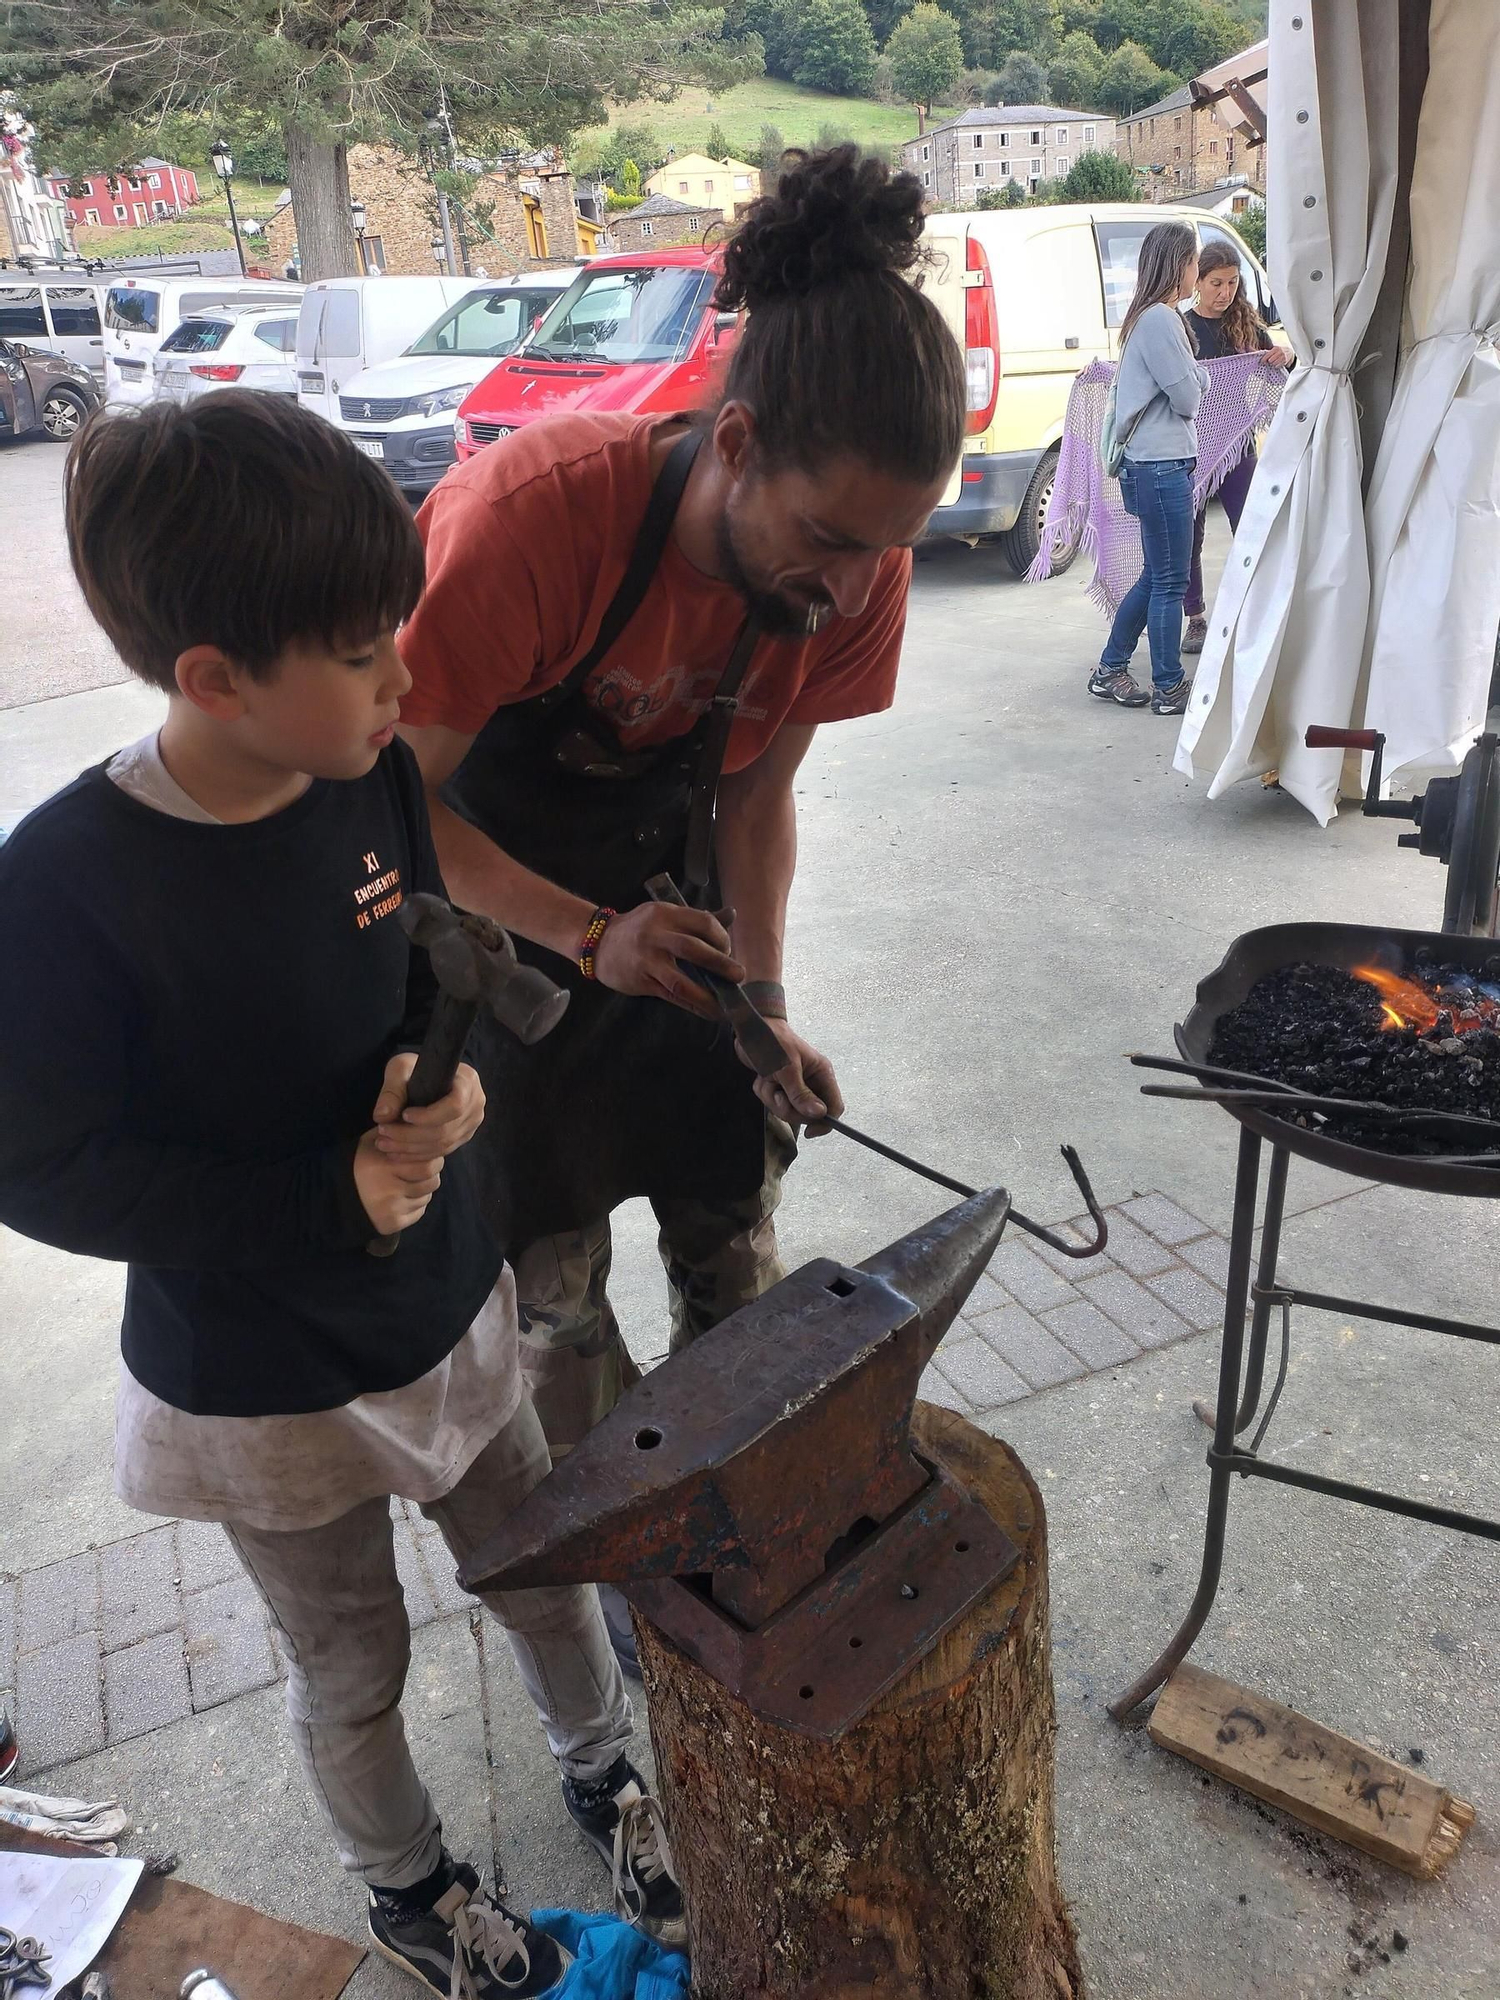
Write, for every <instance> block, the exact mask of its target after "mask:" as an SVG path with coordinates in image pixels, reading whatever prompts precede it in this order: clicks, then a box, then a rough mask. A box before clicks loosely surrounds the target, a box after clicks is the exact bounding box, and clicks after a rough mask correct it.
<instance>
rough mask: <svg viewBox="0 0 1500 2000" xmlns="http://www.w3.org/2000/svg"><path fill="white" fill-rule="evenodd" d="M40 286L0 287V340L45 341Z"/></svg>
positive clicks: (44, 316)
mask: <svg viewBox="0 0 1500 2000" xmlns="http://www.w3.org/2000/svg"><path fill="white" fill-rule="evenodd" d="M46 338H47V315H46V314H45V313H44V312H43V311H42V290H41V286H40V285H0V340H45V339H46Z"/></svg>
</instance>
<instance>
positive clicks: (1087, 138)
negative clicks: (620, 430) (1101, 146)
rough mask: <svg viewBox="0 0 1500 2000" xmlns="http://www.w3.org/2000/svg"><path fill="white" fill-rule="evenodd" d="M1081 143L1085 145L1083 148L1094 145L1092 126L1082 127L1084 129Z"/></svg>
mask: <svg viewBox="0 0 1500 2000" xmlns="http://www.w3.org/2000/svg"><path fill="white" fill-rule="evenodd" d="M1083 143H1084V145H1085V146H1092V145H1093V143H1094V128H1093V126H1092V125H1085V126H1084V128H1083Z"/></svg>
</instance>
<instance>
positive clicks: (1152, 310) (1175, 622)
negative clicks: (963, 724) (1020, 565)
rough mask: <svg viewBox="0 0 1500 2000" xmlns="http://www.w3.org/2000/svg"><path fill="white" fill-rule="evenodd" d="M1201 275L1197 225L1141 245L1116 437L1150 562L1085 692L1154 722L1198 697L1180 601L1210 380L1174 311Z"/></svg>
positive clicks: (1153, 235)
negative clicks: (1141, 665) (1145, 669)
mask: <svg viewBox="0 0 1500 2000" xmlns="http://www.w3.org/2000/svg"><path fill="white" fill-rule="evenodd" d="M1197 277H1198V238H1197V235H1196V234H1195V232H1194V229H1193V226H1192V224H1191V223H1190V222H1161V223H1158V224H1157V226H1156V227H1155V228H1154V229H1153V230H1151V232H1150V233H1149V234H1148V235H1147V237H1146V238H1145V240H1144V242H1143V243H1142V244H1141V257H1140V263H1139V265H1138V266H1137V269H1136V287H1135V296H1134V298H1133V299H1132V300H1131V302H1130V309H1129V311H1128V312H1127V313H1126V315H1125V323H1124V325H1123V326H1122V327H1121V329H1120V367H1119V373H1118V375H1117V377H1116V382H1115V436H1116V438H1117V439H1119V440H1120V441H1121V442H1122V443H1123V445H1124V448H1125V463H1124V465H1123V467H1122V468H1121V472H1120V493H1121V497H1122V498H1123V500H1124V502H1125V510H1126V512H1127V513H1129V514H1133V515H1134V516H1135V518H1136V520H1137V521H1139V522H1140V527H1141V552H1142V554H1143V556H1144V558H1145V561H1144V565H1143V567H1142V569H1141V573H1140V575H1139V577H1137V579H1136V581H1135V582H1134V584H1132V586H1131V587H1130V589H1129V590H1128V591H1127V592H1126V593H1125V595H1124V597H1123V598H1122V599H1121V600H1120V608H1119V610H1118V611H1117V612H1116V613H1115V622H1114V624H1113V626H1112V627H1111V629H1110V634H1109V641H1108V644H1107V645H1106V646H1105V648H1104V652H1103V654H1102V656H1101V657H1100V661H1099V665H1098V667H1097V668H1096V670H1095V672H1094V673H1093V675H1092V676H1091V678H1090V680H1089V693H1090V694H1092V695H1097V696H1098V697H1099V699H1100V700H1101V701H1113V702H1117V703H1118V704H1119V705H1120V706H1121V707H1122V708H1144V707H1145V705H1146V704H1147V702H1148V701H1149V702H1150V704H1151V708H1152V712H1153V713H1154V714H1156V715H1181V714H1182V712H1183V710H1184V709H1185V708H1186V707H1187V702H1188V696H1189V694H1190V693H1191V692H1192V682H1191V681H1189V680H1188V679H1187V678H1186V676H1185V675H1184V674H1183V671H1182V652H1181V647H1182V600H1183V597H1184V595H1185V594H1186V591H1187V585H1188V570H1189V566H1190V564H1191V562H1192V554H1193V468H1194V466H1195V465H1196V464H1197V459H1198V439H1197V434H1196V432H1195V430H1194V427H1193V419H1194V417H1195V416H1196V415H1197V413H1198V405H1199V403H1200V402H1201V401H1202V398H1203V391H1204V390H1205V389H1206V388H1207V387H1208V374H1207V371H1206V370H1205V369H1203V368H1200V367H1199V366H1198V363H1197V362H1196V361H1195V359H1194V358H1193V347H1192V336H1191V334H1190V333H1189V331H1188V329H1187V325H1186V323H1185V322H1184V320H1183V317H1182V315H1181V313H1180V312H1179V311H1178V310H1177V305H1178V301H1179V300H1180V299H1185V298H1189V297H1191V295H1192V291H1193V287H1194V285H1195V283H1196V282H1197ZM1142 632H1146V633H1148V634H1149V636H1150V645H1151V682H1152V692H1151V693H1150V694H1149V695H1148V694H1147V693H1146V691H1145V689H1144V688H1142V687H1140V686H1138V685H1137V683H1136V681H1135V680H1134V679H1133V677H1132V676H1131V673H1130V662H1131V659H1132V658H1133V657H1134V654H1135V649H1136V646H1137V644H1138V642H1139V640H1140V636H1141V634H1142Z"/></svg>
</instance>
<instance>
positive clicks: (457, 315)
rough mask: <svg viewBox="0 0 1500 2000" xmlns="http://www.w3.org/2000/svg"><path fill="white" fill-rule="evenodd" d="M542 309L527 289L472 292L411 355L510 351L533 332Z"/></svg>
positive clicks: (411, 349) (413, 346)
mask: <svg viewBox="0 0 1500 2000" xmlns="http://www.w3.org/2000/svg"><path fill="white" fill-rule="evenodd" d="M539 310H540V308H539V307H538V306H536V305H535V304H534V303H533V295H531V294H528V293H525V292H512V291H503V292H502V291H493V292H470V294H469V296H468V297H467V298H466V299H460V300H459V302H458V304H457V305H456V306H451V307H450V308H449V310H448V311H447V312H445V313H444V314H443V316H442V318H441V319H440V320H438V321H436V322H435V323H434V324H433V325H432V326H430V327H428V329H427V331H426V332H425V333H424V334H423V335H422V336H421V338H420V339H418V340H414V341H413V342H412V344H411V346H410V347H408V348H407V350H406V351H407V353H408V354H473V355H477V356H479V357H480V358H481V359H482V358H484V357H487V356H489V355H499V354H509V353H510V351H511V349H512V348H513V347H516V346H518V345H519V344H520V342H521V341H523V340H524V339H525V338H526V336H527V334H528V333H530V331H531V328H532V324H533V322H534V320H535V318H536V314H537V313H538V311H539Z"/></svg>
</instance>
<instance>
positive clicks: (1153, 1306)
mask: <svg viewBox="0 0 1500 2000" xmlns="http://www.w3.org/2000/svg"><path fill="white" fill-rule="evenodd" d="M1078 1289H1079V1290H1080V1291H1081V1292H1082V1293H1084V1295H1085V1296H1086V1297H1087V1299H1088V1301H1089V1303H1090V1304H1091V1305H1096V1306H1097V1307H1098V1308H1099V1310H1100V1312H1102V1313H1105V1314H1107V1315H1108V1317H1109V1318H1110V1319H1112V1320H1113V1321H1114V1322H1115V1324H1116V1326H1119V1327H1122V1328H1123V1329H1124V1331H1125V1332H1126V1333H1128V1334H1129V1335H1130V1338H1131V1339H1132V1340H1133V1341H1135V1342H1136V1343H1137V1345H1138V1346H1141V1347H1170V1346H1171V1345H1172V1343H1173V1341H1174V1340H1182V1339H1183V1338H1184V1337H1185V1336H1186V1335H1187V1334H1190V1333H1191V1332H1192V1331H1193V1329H1192V1327H1190V1326H1189V1325H1188V1323H1187V1321H1186V1320H1185V1319H1179V1318H1178V1316H1177V1314H1176V1313H1174V1312H1172V1311H1171V1310H1170V1309H1169V1308H1168V1307H1167V1306H1165V1305H1163V1304H1162V1302H1161V1300H1160V1299H1158V1298H1155V1297H1153V1296H1152V1294H1151V1293H1150V1292H1148V1291H1147V1290H1146V1289H1145V1287H1144V1286H1143V1285H1138V1284H1137V1283H1136V1281H1135V1279H1134V1278H1132V1277H1131V1275H1130V1273H1129V1272H1128V1271H1101V1272H1100V1274H1099V1276H1098V1277H1097V1278H1086V1279H1085V1280H1084V1281H1083V1283H1082V1284H1081V1285H1080V1286H1079V1287H1078Z"/></svg>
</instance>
